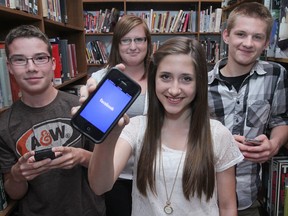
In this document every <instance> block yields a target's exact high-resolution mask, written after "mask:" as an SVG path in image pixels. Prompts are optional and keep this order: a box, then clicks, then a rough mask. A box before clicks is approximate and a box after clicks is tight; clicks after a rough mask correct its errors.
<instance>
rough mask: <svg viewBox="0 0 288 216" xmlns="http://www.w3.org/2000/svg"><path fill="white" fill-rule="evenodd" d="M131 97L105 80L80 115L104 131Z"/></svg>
mask: <svg viewBox="0 0 288 216" xmlns="http://www.w3.org/2000/svg"><path fill="white" fill-rule="evenodd" d="M131 99H132V97H131V95H129V94H126V93H125V92H123V91H122V90H121V89H120V88H119V87H118V86H115V84H114V83H113V82H112V81H111V80H109V79H108V80H106V81H105V82H104V83H103V85H102V86H101V87H100V89H98V91H97V92H96V94H95V95H94V96H93V98H92V99H91V100H90V102H89V103H88V104H87V105H86V107H85V108H84V109H83V110H82V112H81V113H80V115H81V116H82V117H83V118H85V119H86V120H87V121H89V122H90V123H91V124H93V125H94V126H95V127H97V128H98V129H99V130H101V131H102V132H103V133H105V132H106V131H107V130H108V128H109V127H110V125H111V124H112V123H113V121H114V119H115V118H117V116H118V115H119V114H120V113H121V111H122V110H123V108H124V107H125V106H126V104H128V103H129V101H130V100H131Z"/></svg>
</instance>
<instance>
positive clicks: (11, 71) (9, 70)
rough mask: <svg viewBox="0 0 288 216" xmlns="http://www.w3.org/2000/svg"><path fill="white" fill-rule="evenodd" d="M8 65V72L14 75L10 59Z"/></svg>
mask: <svg viewBox="0 0 288 216" xmlns="http://www.w3.org/2000/svg"><path fill="white" fill-rule="evenodd" d="M6 66H7V70H8V72H9V73H10V74H12V75H13V76H14V73H13V70H12V69H11V64H10V62H9V61H8V59H7V60H6Z"/></svg>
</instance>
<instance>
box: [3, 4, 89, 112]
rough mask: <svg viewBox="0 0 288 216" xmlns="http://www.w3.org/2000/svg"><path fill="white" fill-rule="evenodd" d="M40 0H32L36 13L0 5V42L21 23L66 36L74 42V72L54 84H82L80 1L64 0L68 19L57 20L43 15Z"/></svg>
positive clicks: (84, 70)
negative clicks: (71, 75) (65, 79)
mask: <svg viewBox="0 0 288 216" xmlns="http://www.w3.org/2000/svg"><path fill="white" fill-rule="evenodd" d="M44 1H46V0H36V2H37V8H38V10H37V12H36V13H30V12H25V11H23V10H21V9H20V10H19V9H12V8H10V7H8V6H6V5H0V19H1V32H0V43H4V40H5V37H6V35H7V33H8V32H9V31H10V30H11V29H12V28H14V27H16V26H19V25H22V24H31V25H34V26H37V27H39V28H40V29H41V30H42V31H43V32H45V33H46V34H47V36H48V37H49V38H53V37H60V38H61V39H67V40H68V43H73V44H75V50H76V56H77V69H78V75H76V76H75V77H73V78H71V79H69V80H68V81H65V82H63V83H62V84H60V85H57V86H56V87H57V88H58V89H60V90H61V89H63V88H65V87H67V86H69V85H74V84H83V83H85V82H86V79H87V64H86V56H85V33H84V27H83V20H82V19H81V17H82V16H83V3H82V0H73V1H69V0H66V12H67V17H68V22H59V21H56V20H52V19H49V18H48V17H44V13H43V12H44V11H43V5H42V3H43V2H44ZM61 1H62V0H61ZM55 2H56V0H55ZM5 109H6V107H4V108H1V109H0V113H1V112H3V111H4V110H5Z"/></svg>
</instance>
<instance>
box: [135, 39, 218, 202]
mask: <svg viewBox="0 0 288 216" xmlns="http://www.w3.org/2000/svg"><path fill="white" fill-rule="evenodd" d="M178 54H185V55H189V56H191V61H192V62H193V64H194V67H195V71H196V96H195V99H194V100H193V101H192V102H191V104H190V108H191V120H190V128H189V137H188V143H187V152H186V158H185V164H184V170H183V176H182V186H183V193H184V196H185V198H186V199H187V200H189V199H190V197H191V196H194V195H197V196H198V197H199V198H201V197H202V195H203V193H204V194H205V195H206V197H207V200H209V199H210V198H211V197H212V195H213V192H214V186H215V170H214V154H213V145H212V138H211V131H210V119H209V111H208V99H207V98H208V97H207V95H208V93H207V91H208V86H207V85H208V84H207V68H206V60H205V59H206V58H205V53H204V50H203V48H202V46H201V44H200V43H199V42H198V41H197V40H194V39H190V38H187V37H174V38H171V39H169V40H167V41H166V42H164V43H163V45H162V46H160V48H159V49H158V50H157V51H156V52H155V53H154V55H153V58H152V60H151V64H150V67H149V74H148V94H149V95H148V96H149V106H148V122H147V128H146V132H145V136H144V141H143V146H142V149H141V153H140V158H139V162H138V167H137V187H138V189H139V191H140V192H141V193H142V194H143V195H144V196H146V195H147V189H148V187H149V188H150V190H151V191H152V192H153V193H155V194H157V191H156V188H155V181H156V179H155V170H156V155H157V153H158V152H159V151H161V143H160V140H161V128H162V126H163V120H164V113H165V111H164V107H163V105H162V104H161V103H160V102H159V100H158V98H157V96H156V93H155V76H156V72H157V68H158V65H159V64H160V62H161V61H162V60H163V58H164V57H165V56H168V55H178Z"/></svg>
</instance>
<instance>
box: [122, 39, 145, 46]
mask: <svg viewBox="0 0 288 216" xmlns="http://www.w3.org/2000/svg"><path fill="white" fill-rule="evenodd" d="M146 40H147V38H146V37H137V38H123V39H121V40H120V44H122V45H130V44H131V43H132V41H134V43H136V44H143V43H144V42H145V41H146Z"/></svg>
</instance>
